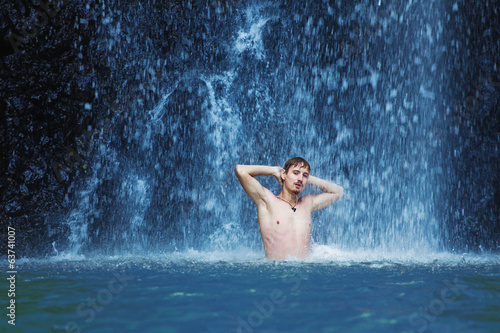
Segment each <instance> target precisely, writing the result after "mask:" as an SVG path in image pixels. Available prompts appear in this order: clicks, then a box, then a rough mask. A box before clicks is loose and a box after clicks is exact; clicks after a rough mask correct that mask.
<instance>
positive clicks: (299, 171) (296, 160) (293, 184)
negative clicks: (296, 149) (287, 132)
mask: <svg viewBox="0 0 500 333" xmlns="http://www.w3.org/2000/svg"><path fill="white" fill-rule="evenodd" d="M310 172H311V166H310V165H309V162H307V161H306V160H305V159H303V158H302V157H292V158H291V159H289V160H288V161H286V163H285V166H284V167H283V170H282V171H281V185H283V186H284V187H286V188H287V189H289V190H290V191H292V192H294V193H296V194H299V193H300V192H302V190H303V189H304V188H305V186H306V184H307V180H308V178H309V173H310Z"/></svg>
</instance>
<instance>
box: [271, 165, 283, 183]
mask: <svg viewBox="0 0 500 333" xmlns="http://www.w3.org/2000/svg"><path fill="white" fill-rule="evenodd" d="M274 168H275V169H276V171H275V173H274V174H273V176H274V178H276V180H277V181H278V183H280V185H283V180H282V179H281V170H283V169H282V168H281V167H280V166H277V167H274Z"/></svg>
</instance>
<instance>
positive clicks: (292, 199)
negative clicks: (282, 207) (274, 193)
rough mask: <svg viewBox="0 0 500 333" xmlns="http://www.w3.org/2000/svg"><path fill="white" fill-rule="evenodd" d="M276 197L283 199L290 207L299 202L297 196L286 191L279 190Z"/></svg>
mask: <svg viewBox="0 0 500 333" xmlns="http://www.w3.org/2000/svg"><path fill="white" fill-rule="evenodd" d="M278 197H281V198H283V199H284V200H286V201H288V202H289V203H291V204H292V205H295V204H296V203H297V202H298V201H299V195H298V194H296V193H293V192H290V191H287V190H285V189H283V190H281V193H280V194H278Z"/></svg>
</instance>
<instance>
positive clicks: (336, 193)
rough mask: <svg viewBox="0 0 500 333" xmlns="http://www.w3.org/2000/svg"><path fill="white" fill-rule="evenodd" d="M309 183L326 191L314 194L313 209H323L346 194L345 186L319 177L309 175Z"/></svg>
mask: <svg viewBox="0 0 500 333" xmlns="http://www.w3.org/2000/svg"><path fill="white" fill-rule="evenodd" d="M308 184H310V185H312V186H314V187H317V188H319V189H320V190H321V191H323V192H324V193H321V194H317V195H314V196H313V201H312V210H318V209H323V208H325V207H327V206H328V205H331V204H332V203H334V202H335V201H337V200H339V199H340V198H341V197H342V196H343V195H344V188H343V187H342V186H339V185H335V184H334V183H332V182H329V181H327V180H324V179H320V178H318V177H314V176H309V180H308Z"/></svg>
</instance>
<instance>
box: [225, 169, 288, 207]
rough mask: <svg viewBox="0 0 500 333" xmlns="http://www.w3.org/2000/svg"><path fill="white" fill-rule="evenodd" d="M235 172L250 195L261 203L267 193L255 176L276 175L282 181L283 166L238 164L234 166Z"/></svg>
mask: <svg viewBox="0 0 500 333" xmlns="http://www.w3.org/2000/svg"><path fill="white" fill-rule="evenodd" d="M234 173H235V174H236V177H238V180H239V181H240V183H241V186H242V187H243V189H244V190H245V192H247V194H248V196H249V197H250V198H252V200H253V201H254V202H255V203H256V204H257V205H259V204H261V203H262V202H265V198H266V195H265V191H264V187H263V186H262V185H261V184H260V183H259V182H258V181H257V179H255V176H274V177H275V178H276V179H277V180H278V181H280V174H281V167H276V166H265V165H241V164H238V165H237V166H236V167H235V168H234Z"/></svg>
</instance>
